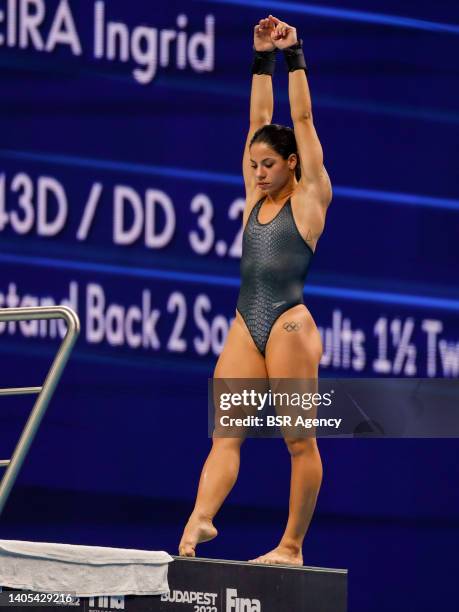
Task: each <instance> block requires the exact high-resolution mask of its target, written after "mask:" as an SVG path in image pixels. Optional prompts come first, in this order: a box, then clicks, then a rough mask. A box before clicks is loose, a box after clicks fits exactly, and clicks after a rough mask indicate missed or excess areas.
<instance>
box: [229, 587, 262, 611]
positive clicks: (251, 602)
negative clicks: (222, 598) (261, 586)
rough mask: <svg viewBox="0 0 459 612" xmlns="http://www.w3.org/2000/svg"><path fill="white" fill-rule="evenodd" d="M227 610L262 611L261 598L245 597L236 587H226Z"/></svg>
mask: <svg viewBox="0 0 459 612" xmlns="http://www.w3.org/2000/svg"><path fill="white" fill-rule="evenodd" d="M226 612H261V603H260V600H259V599H243V598H242V597H238V596H237V590H236V589H226Z"/></svg>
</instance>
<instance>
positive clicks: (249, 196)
mask: <svg viewBox="0 0 459 612" xmlns="http://www.w3.org/2000/svg"><path fill="white" fill-rule="evenodd" d="M272 30H273V26H272V23H271V21H270V20H269V19H260V22H259V23H258V25H256V26H255V28H254V40H253V45H254V47H255V50H256V51H272V50H274V49H275V45H274V44H273V42H272V40H271V31H272ZM273 107H274V99H273V84H272V77H271V76H270V75H269V74H254V75H253V76H252V90H251V94H250V123H249V133H248V135H247V140H246V143H245V149H244V156H243V159H242V173H243V175H244V183H245V193H246V202H247V204H249V203H250V202H252V203H253V197H254V195H255V192H256V191H257V190H258V188H257V186H256V178H255V173H254V171H253V169H252V167H251V163H250V153H249V144H250V141H251V139H252V136H253V135H254V133H255V132H256V131H257V130H258V129H259V128H260V127H262V126H263V125H266V124H267V123H271V120H272V116H273ZM260 192H261V190H260Z"/></svg>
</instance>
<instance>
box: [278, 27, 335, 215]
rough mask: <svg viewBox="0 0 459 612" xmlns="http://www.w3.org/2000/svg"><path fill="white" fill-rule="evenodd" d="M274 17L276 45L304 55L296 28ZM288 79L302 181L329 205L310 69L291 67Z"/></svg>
mask: <svg viewBox="0 0 459 612" xmlns="http://www.w3.org/2000/svg"><path fill="white" fill-rule="evenodd" d="M270 20H271V21H272V22H273V23H274V24H275V30H274V32H273V35H272V38H273V40H274V42H275V44H276V47H277V48H279V49H282V50H283V51H285V52H286V53H290V54H293V55H295V53H300V54H301V47H300V45H299V44H298V39H297V34H296V29H295V28H294V27H292V26H289V25H288V24H287V23H285V22H282V21H280V20H279V19H277V18H276V17H273V16H272V15H270ZM296 47H300V48H296ZM300 63H301V62H300ZM303 65H304V64H303ZM288 79H289V80H288V94H289V101H290V114H291V117H292V122H293V129H294V132H295V139H296V143H297V147H298V153H299V157H300V166H301V180H300V183H301V184H302V185H303V186H304V187H305V188H311V187H312V188H314V189H316V190H317V193H318V196H319V198H320V200H321V201H322V202H323V203H325V204H327V205H328V204H329V203H330V200H331V184H330V179H329V177H328V174H327V171H326V170H325V167H324V157H323V151H322V145H321V144H320V140H319V137H318V135H317V132H316V129H315V127H314V122H313V116H312V103H311V94H310V91H309V85H308V80H307V77H306V71H305V70H302V69H297V70H291V71H290V72H289V77H288Z"/></svg>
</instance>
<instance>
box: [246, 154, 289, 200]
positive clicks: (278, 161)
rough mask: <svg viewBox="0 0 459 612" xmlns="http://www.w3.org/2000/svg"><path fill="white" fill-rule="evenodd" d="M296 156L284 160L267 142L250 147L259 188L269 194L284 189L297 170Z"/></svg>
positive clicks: (252, 164)
mask: <svg viewBox="0 0 459 612" xmlns="http://www.w3.org/2000/svg"><path fill="white" fill-rule="evenodd" d="M295 158H296V156H295V155H294V154H292V155H290V156H289V159H288V160H287V159H284V158H283V157H282V156H281V155H279V153H277V152H276V151H274V149H272V148H271V147H270V146H269V145H268V144H266V143H265V142H254V143H253V145H252V146H251V147H250V164H251V166H252V169H253V172H254V174H255V178H256V183H257V186H258V187H259V188H260V189H262V190H263V191H265V192H267V193H269V192H271V191H277V190H278V189H280V188H281V187H283V186H284V185H285V184H286V183H287V182H288V180H289V179H290V176H291V173H292V170H293V169H294V168H295Z"/></svg>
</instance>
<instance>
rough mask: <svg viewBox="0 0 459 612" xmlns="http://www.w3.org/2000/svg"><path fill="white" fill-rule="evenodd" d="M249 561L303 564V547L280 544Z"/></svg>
mask: <svg viewBox="0 0 459 612" xmlns="http://www.w3.org/2000/svg"><path fill="white" fill-rule="evenodd" d="M249 563H267V564H274V565H276V564H278V565H303V554H302V552H301V549H292V548H290V547H287V546H282V545H279V546H277V548H275V549H274V550H271V551H270V552H269V553H266V555H261V556H260V557H257V558H256V559H250V561H249Z"/></svg>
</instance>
